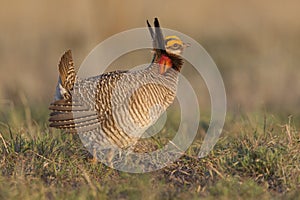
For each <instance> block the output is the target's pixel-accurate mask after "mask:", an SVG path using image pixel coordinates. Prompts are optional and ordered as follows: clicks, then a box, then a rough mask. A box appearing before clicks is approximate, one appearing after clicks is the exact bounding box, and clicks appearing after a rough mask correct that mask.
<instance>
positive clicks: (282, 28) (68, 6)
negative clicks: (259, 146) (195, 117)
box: [0, 0, 300, 115]
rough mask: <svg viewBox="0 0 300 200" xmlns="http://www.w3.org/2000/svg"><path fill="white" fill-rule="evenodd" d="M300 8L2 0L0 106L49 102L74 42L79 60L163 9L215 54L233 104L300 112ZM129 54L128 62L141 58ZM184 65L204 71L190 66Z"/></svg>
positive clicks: (203, 100)
mask: <svg viewBox="0 0 300 200" xmlns="http://www.w3.org/2000/svg"><path fill="white" fill-rule="evenodd" d="M299 9H300V1H284V2H283V1H276V2H275V1H259V0H253V1H237V0H228V1H226V3H225V2H223V1H217V0H212V1H199V0H192V1H177V0H173V1H161V0H152V1H138V0H128V1H121V0H118V1H109V0H102V1H95V0H87V1H81V0H73V1H66V0H59V1H58V0H52V1H36V0H27V1H8V0H2V1H1V6H0V27H1V31H0V61H1V62H0V65H1V67H0V108H1V107H5V106H6V105H7V104H8V103H9V104H11V103H13V104H18V103H19V102H20V99H22V98H25V99H27V100H28V102H29V104H30V105H44V106H47V105H48V104H49V103H50V102H51V101H52V99H53V93H54V90H55V86H56V81H57V76H58V71H57V64H58V61H59V59H60V56H61V55H62V54H63V52H64V51H65V50H67V49H72V51H73V56H74V60H75V64H76V66H77V68H78V67H79V66H80V64H81V63H82V61H83V60H84V58H85V57H86V56H87V55H88V53H89V52H90V51H91V50H92V49H93V48H94V47H95V46H96V45H97V44H98V43H100V42H101V41H103V40H105V39H106V38H108V37H110V36H111V35H113V34H116V33H119V32H121V31H125V30H128V29H131V28H138V27H144V26H145V21H146V20H147V19H150V20H151V21H152V19H153V18H154V17H159V19H160V22H161V25H162V26H163V27H165V28H170V29H174V30H177V31H180V32H182V33H185V34H187V35H189V36H190V37H192V38H194V39H195V40H197V41H198V42H199V43H200V44H201V45H202V46H203V47H204V48H205V49H206V50H207V51H208V53H209V54H210V55H211V57H212V58H213V60H214V61H215V62H216V64H217V66H218V67H219V70H220V72H221V74H222V76H223V79H224V83H225V87H226V92H227V98H228V110H229V111H230V112H240V111H243V112H250V111H258V110H263V111H265V110H266V111H270V112H274V113H281V114H284V115H289V114H293V115H298V114H299V113H300V110H299V106H300V67H299V63H298V61H299V58H300V20H299V19H300V12H299ZM147 37H148V36H147ZM120 45H121V44H120ZM137 55H139V54H137ZM137 55H135V57H138V56H137ZM141 55H144V54H141ZM128 58H130V57H128ZM147 59H148V60H149V56H148V57H146V60H147ZM128 60H129V59H128ZM130 60H131V61H128V62H125V61H124V62H125V63H126V64H128V63H129V64H134V63H132V58H131V59H130ZM137 63H138V62H137ZM122 67H123V65H122ZM117 68H118V67H117ZM125 68H126V67H125ZM127 68H130V66H129V67H127ZM183 73H184V74H186V75H187V76H190V77H192V76H199V75H193V74H195V73H193V70H192V69H190V68H188V67H185V68H184V71H183ZM196 78H200V79H201V77H200V76H199V77H196ZM203 84H204V83H203ZM202 90H203V92H200V94H201V95H200V97H199V102H200V104H201V106H202V108H205V107H209V106H210V105H209V96H208V93H207V91H204V90H205V85H203V86H199V91H202ZM200 109H201V108H200Z"/></svg>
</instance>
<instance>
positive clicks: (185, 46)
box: [183, 43, 192, 48]
mask: <svg viewBox="0 0 300 200" xmlns="http://www.w3.org/2000/svg"><path fill="white" fill-rule="evenodd" d="M190 46H192V45H191V43H183V48H187V47H190Z"/></svg>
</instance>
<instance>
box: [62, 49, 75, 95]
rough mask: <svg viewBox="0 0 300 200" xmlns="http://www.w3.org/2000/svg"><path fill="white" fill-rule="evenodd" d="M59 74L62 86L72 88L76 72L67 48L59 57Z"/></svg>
mask: <svg viewBox="0 0 300 200" xmlns="http://www.w3.org/2000/svg"><path fill="white" fill-rule="evenodd" d="M58 70H59V76H60V79H61V83H62V86H63V87H64V88H65V89H66V90H67V91H71V90H72V89H73V86H74V83H75V79H76V73H75V70H74V62H73V58H72V52H71V50H68V51H66V52H65V53H64V55H63V56H62V57H61V59H60V62H59V65H58Z"/></svg>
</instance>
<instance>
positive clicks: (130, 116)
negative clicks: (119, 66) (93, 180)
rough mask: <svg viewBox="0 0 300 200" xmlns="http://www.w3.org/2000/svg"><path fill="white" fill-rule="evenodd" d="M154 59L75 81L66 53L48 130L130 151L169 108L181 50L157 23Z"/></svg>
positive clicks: (172, 37)
mask: <svg viewBox="0 0 300 200" xmlns="http://www.w3.org/2000/svg"><path fill="white" fill-rule="evenodd" d="M147 24H148V28H149V31H150V34H151V36H152V39H153V46H154V58H153V60H152V62H151V64H150V65H149V66H148V67H146V68H143V69H140V70H135V71H133V70H128V71H113V72H108V73H104V74H101V75H99V76H95V77H90V78H86V79H79V78H77V77H76V73H75V71H74V64H73V60H72V55H71V51H70V50H69V51H67V52H65V54H64V55H63V56H62V58H61V60H60V63H59V82H58V85H57V89H56V95H55V101H54V102H53V103H51V105H50V107H49V109H50V110H52V112H51V114H50V119H49V121H50V127H55V128H59V129H64V130H66V131H67V132H71V133H79V134H80V135H81V139H84V140H85V141H86V142H88V143H89V145H90V146H91V147H92V146H102V147H103V148H107V147H111V146H116V147H118V148H122V149H125V148H128V147H131V146H134V144H135V143H136V142H137V140H138V139H139V138H140V136H141V135H142V134H143V133H144V132H145V130H146V129H148V128H149V127H150V126H151V125H153V124H154V123H155V122H156V120H157V119H158V118H159V117H160V116H161V114H162V113H163V112H164V111H165V110H166V109H167V108H168V107H169V106H170V105H171V104H172V102H173V100H174V98H175V96H176V89H177V84H178V75H179V73H180V70H181V67H182V64H183V61H182V58H181V57H180V55H181V53H182V51H183V50H184V48H185V47H186V45H185V44H184V43H183V42H182V41H181V40H180V39H179V38H178V37H177V36H168V37H166V38H164V37H163V35H162V32H161V29H160V26H159V22H158V20H157V18H155V20H154V26H155V28H154V29H155V30H153V29H152V27H151V25H150V24H149V22H148V21H147Z"/></svg>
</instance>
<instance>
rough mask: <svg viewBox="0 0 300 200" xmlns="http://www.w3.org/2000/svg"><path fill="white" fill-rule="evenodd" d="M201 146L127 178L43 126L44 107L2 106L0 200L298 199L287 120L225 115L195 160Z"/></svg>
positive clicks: (295, 138) (296, 145) (297, 156)
mask: <svg viewBox="0 0 300 200" xmlns="http://www.w3.org/2000/svg"><path fill="white" fill-rule="evenodd" d="M174 120H176V119H173V118H172V122H171V123H170V124H171V125H173V121H174ZM199 135H200V134H199ZM201 141H202V140H201V137H200V136H199V138H197V140H196V141H195V142H194V143H193V145H192V146H191V147H190V148H189V149H188V151H187V152H186V155H184V156H182V157H181V158H180V159H179V160H177V161H176V162H174V163H173V164H171V165H170V166H168V167H166V168H164V169H161V170H159V171H155V172H151V173H146V174H128V173H124V172H120V171H116V170H113V169H110V168H108V167H106V166H104V165H103V164H101V163H100V162H94V161H93V159H92V156H91V155H90V154H89V153H88V152H87V150H86V149H85V148H84V147H83V146H82V144H81V142H80V139H79V137H78V136H77V135H68V134H63V133H62V132H60V131H58V130H53V129H49V128H48V126H47V110H45V108H42V107H41V108H35V109H30V108H29V107H28V106H26V105H25V106H21V107H13V106H12V107H8V108H6V109H2V113H1V116H0V155H1V157H0V169H1V173H0V183H1V184H0V199H21V198H22V199H141V198H143V199H183V198H187V199H198V198H203V199H215V198H217V199H257V198H260V199H269V198H274V199H297V198H299V195H300V134H299V125H298V124H297V120H296V119H294V118H293V117H288V118H286V119H283V120H281V119H280V117H279V116H273V115H271V114H252V115H247V116H245V117H232V116H231V117H228V118H227V122H226V126H225V128H224V133H223V134H222V137H221V138H220V140H219V142H218V143H217V145H216V146H215V148H214V150H213V151H212V152H211V153H210V154H209V156H207V157H205V158H203V159H197V158H196V157H195V155H196V149H197V148H198V147H199V146H200V145H201Z"/></svg>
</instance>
